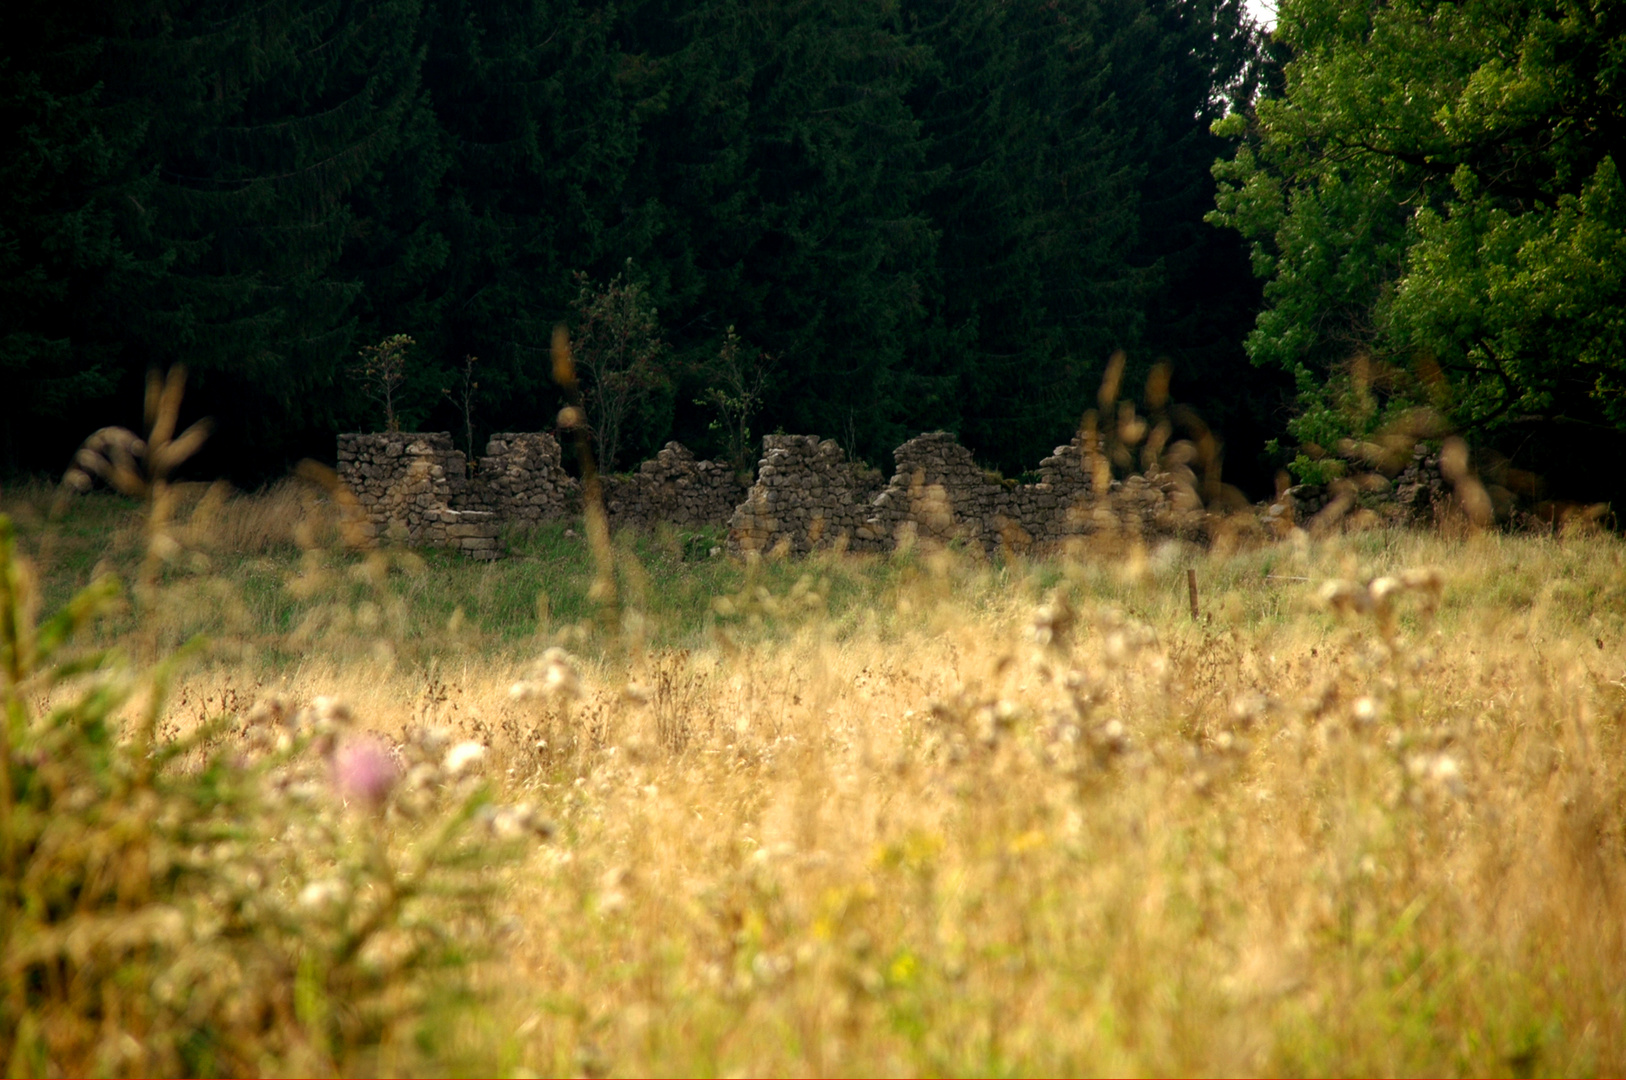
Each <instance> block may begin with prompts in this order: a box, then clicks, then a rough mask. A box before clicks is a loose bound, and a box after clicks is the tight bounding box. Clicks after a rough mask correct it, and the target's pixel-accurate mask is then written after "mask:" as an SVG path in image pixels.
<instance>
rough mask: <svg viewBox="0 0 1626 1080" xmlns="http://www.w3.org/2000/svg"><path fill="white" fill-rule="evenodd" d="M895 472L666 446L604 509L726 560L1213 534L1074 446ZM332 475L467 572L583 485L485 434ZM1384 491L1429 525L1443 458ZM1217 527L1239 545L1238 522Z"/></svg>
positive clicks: (1182, 482)
mask: <svg viewBox="0 0 1626 1080" xmlns="http://www.w3.org/2000/svg"><path fill="white" fill-rule="evenodd" d="M893 460H894V463H895V467H894V469H893V472H892V475H891V477H890V478H883V476H882V474H881V473H880V472H878V471H877V470H874V469H871V468H869V467H867V466H865V465H863V464H861V463H856V462H851V461H848V460H847V458H846V456H845V455H844V454H843V453H842V451H841V448H840V447H839V446H837V445H836V443H835V442H834V441H832V440H830V439H822V440H821V439H819V438H817V437H816V436H811V435H769V436H766V437H765V438H764V439H763V440H762V458H761V460H760V461H759V463H758V465H757V471H756V478H755V481H754V482H753V483H751V484H749V485H747V484H746V483H745V482H743V481H742V480H741V479H740V478H739V477H738V476H736V475H735V474H734V472H733V470H732V469H730V468H729V467H728V466H726V465H724V464H723V463H721V462H715V461H699V460H696V458H695V456H694V455H693V454H692V453H690V452H689V451H688V450H687V449H685V448H684V447H683V446H681V445H679V444H678V443H675V442H674V443H667V444H666V446H665V447H664V448H663V449H662V450H661V451H660V453H658V454H657V455H656V456H655V458H654V459H653V460H651V461H646V462H644V463H643V464H642V465H641V466H640V467H639V469H638V471H637V472H635V473H632V474H629V475H626V476H612V477H607V478H605V481H604V493H605V506H606V510H607V512H608V515H609V519H610V524H611V526H612V527H613V528H635V529H649V528H653V527H655V526H656V525H658V524H661V523H665V524H668V525H673V526H677V527H679V528H702V527H722V526H725V525H726V526H727V528H728V530H729V536H728V547H729V550H730V552H732V553H734V554H739V555H743V554H748V553H751V552H756V553H768V552H773V551H784V552H787V553H790V554H805V553H807V552H810V551H813V550H815V549H818V548H823V547H835V548H841V549H850V550H854V551H877V552H880V551H891V550H892V549H893V548H895V547H897V546H899V545H900V544H910V543H917V542H922V543H927V544H943V543H949V542H960V543H963V544H966V545H967V546H970V547H972V548H974V549H977V550H980V551H983V552H986V553H990V554H991V553H993V552H996V551H1012V552H1018V553H1022V552H1029V551H1035V550H1037V551H1045V550H1053V549H1055V548H1057V547H1059V546H1064V545H1066V544H1068V543H1071V542H1077V541H1090V540H1109V541H1119V542H1121V541H1134V540H1140V541H1143V542H1151V541H1154V540H1158V539H1165V538H1176V539H1185V540H1197V539H1200V538H1202V537H1203V535H1204V534H1205V531H1208V530H1210V529H1212V528H1214V527H1215V526H1216V524H1217V523H1218V522H1219V521H1220V517H1219V516H1217V515H1211V514H1209V513H1208V512H1207V511H1206V510H1205V509H1204V507H1203V505H1202V500H1201V499H1199V498H1198V496H1197V494H1196V491H1197V478H1196V477H1195V476H1194V475H1193V474H1192V473H1191V471H1190V470H1189V469H1187V468H1185V467H1184V466H1181V465H1178V464H1175V465H1172V466H1170V470H1169V471H1167V472H1148V473H1145V474H1137V475H1131V476H1128V477H1125V478H1122V479H1116V478H1114V477H1113V475H1112V471H1111V469H1109V468H1107V467H1106V463H1105V461H1104V459H1103V458H1101V457H1100V456H1099V455H1098V454H1097V453H1095V452H1093V451H1092V450H1090V449H1089V448H1088V446H1087V445H1086V444H1085V442H1084V441H1083V439H1082V438H1075V439H1073V441H1072V442H1070V443H1067V444H1066V445H1064V446H1058V447H1056V449H1055V451H1054V452H1053V453H1052V454H1051V455H1050V456H1049V457H1047V458H1045V459H1044V460H1043V461H1041V462H1040V463H1039V470H1038V474H1039V475H1038V480H1037V481H1036V482H1034V483H1027V484H1024V483H1017V482H1015V481H1010V480H1005V479H1003V478H1001V477H1000V476H998V475H997V474H994V473H989V472H986V471H984V470H983V469H981V468H979V467H978V465H977V464H976V462H975V461H974V460H973V459H972V457H971V453H970V451H968V450H967V449H966V448H965V447H963V446H961V445H959V443H957V442H956V441H955V439H954V437H953V436H952V435H950V434H948V433H947V432H942V431H934V432H928V433H927V434H924V435H920V436H918V437H916V438H914V439H910V440H909V441H908V442H906V443H904V444H903V445H902V446H900V447H898V448H897V450H895V451H894V452H893ZM339 474H340V477H341V478H342V479H343V480H344V481H345V482H346V483H347V484H348V485H349V486H350V488H351V489H352V490H353V491H354V492H355V493H356V496H357V498H358V499H359V500H360V502H361V504H362V506H363V507H364V508H365V509H366V511H367V513H368V517H369V520H370V522H371V525H372V528H373V530H374V534H375V535H378V536H383V537H387V538H390V539H393V540H395V541H397V542H402V543H406V544H410V545H413V546H449V547H454V548H457V549H459V550H461V551H463V552H464V553H465V554H468V555H470V556H472V557H475V558H496V557H498V556H499V555H500V551H499V547H498V540H497V536H498V532H499V529H500V528H501V527H502V526H505V525H509V524H520V525H532V524H536V523H538V522H541V521H547V520H551V519H556V518H559V517H563V516H566V515H571V514H575V513H578V512H579V511H580V509H581V487H580V485H579V484H578V483H577V481H576V480H575V479H574V478H573V477H571V476H570V475H569V474H567V473H566V472H565V470H564V467H563V465H562V464H561V453H560V447H559V443H558V441H557V440H556V439H555V438H554V437H553V436H552V435H550V434H546V433H514V432H505V433H500V434H497V435H494V436H492V438H491V440H490V442H489V443H488V444H487V446H486V453H485V455H484V456H483V457H481V459H480V464H479V468H478V469H477V470H476V471H475V473H474V476H473V477H470V476H468V474H467V470H466V468H465V465H464V459H463V455H462V454H461V453H460V452H459V451H457V450H456V449H454V448H453V446H452V439H451V436H450V435H449V434H448V433H446V432H422V433H415V434H401V433H386V434H377V435H341V436H339ZM1345 486H1346V487H1347V486H1348V485H1345ZM1384 486H1385V489H1386V490H1384V491H1382V492H1377V491H1364V490H1363V491H1361V492H1359V493H1358V494H1359V496H1360V503H1359V504H1360V505H1362V506H1366V505H1367V504H1369V503H1374V502H1381V503H1382V504H1383V505H1382V507H1381V509H1382V511H1383V516H1388V517H1391V518H1393V519H1396V520H1411V521H1418V520H1421V519H1423V518H1425V517H1430V516H1432V511H1433V510H1434V508H1436V507H1437V506H1439V505H1442V504H1443V502H1444V500H1445V499H1446V497H1447V485H1446V483H1445V481H1444V479H1443V478H1442V476H1441V475H1440V466H1439V455H1438V451H1435V450H1428V449H1421V448H1420V449H1419V450H1418V451H1417V453H1416V455H1415V456H1414V458H1413V460H1412V461H1411V462H1410V463H1409V464H1408V465H1407V466H1406V468H1405V469H1404V470H1402V471H1401V473H1400V474H1399V475H1398V476H1397V477H1396V478H1395V479H1394V481H1393V482H1392V485H1391V484H1390V483H1389V482H1387V481H1385V482H1384ZM1356 495H1357V493H1356V492H1355V491H1354V489H1353V488H1351V489H1350V490H1349V491H1348V492H1345V491H1343V489H1341V488H1340V489H1338V490H1334V489H1332V488H1312V487H1309V486H1300V487H1297V488H1292V489H1289V490H1288V491H1287V492H1286V493H1285V494H1284V495H1283V496H1282V497H1281V498H1280V499H1278V500H1277V501H1276V502H1275V503H1274V504H1272V505H1271V506H1269V507H1268V508H1261V509H1258V510H1256V511H1254V514H1257V515H1259V516H1258V517H1254V516H1251V515H1248V514H1243V515H1240V517H1247V518H1248V519H1249V521H1251V522H1252V526H1251V528H1252V529H1254V530H1255V531H1257V532H1259V533H1260V535H1268V534H1281V533H1283V532H1284V531H1287V530H1290V529H1291V528H1292V527H1293V525H1294V524H1295V523H1298V524H1302V523H1304V522H1307V521H1309V520H1311V519H1312V518H1314V517H1315V516H1316V515H1317V514H1320V513H1322V512H1323V511H1325V512H1326V513H1329V514H1331V513H1334V512H1337V513H1342V512H1343V511H1344V510H1345V509H1347V508H1348V507H1354V506H1355V505H1356ZM1334 503H1338V504H1339V505H1338V506H1337V507H1334V508H1333V509H1329V507H1332V506H1333V504H1334ZM1345 503H1347V504H1348V507H1345V506H1344V504H1345ZM1368 508H1370V507H1368ZM1227 520H1228V521H1229V524H1228V525H1226V528H1230V529H1233V531H1234V529H1235V527H1236V522H1237V520H1239V517H1238V516H1237V515H1232V517H1231V518H1229V519H1227ZM1261 526H1262V528H1261Z"/></svg>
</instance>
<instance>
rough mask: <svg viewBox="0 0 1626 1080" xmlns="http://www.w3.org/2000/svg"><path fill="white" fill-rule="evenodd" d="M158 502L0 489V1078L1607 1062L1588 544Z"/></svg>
mask: <svg viewBox="0 0 1626 1080" xmlns="http://www.w3.org/2000/svg"><path fill="white" fill-rule="evenodd" d="M160 494H161V499H159V498H158V497H157V496H155V495H154V494H153V493H149V498H148V499H147V500H145V501H143V500H142V499H131V498H124V497H120V496H116V495H111V494H107V493H92V494H88V495H74V496H72V497H71V498H67V499H64V498H63V497H62V496H61V495H60V493H59V492H58V491H57V490H56V489H54V488H47V487H43V486H36V487H22V488H11V489H7V490H5V491H4V492H0V513H4V514H5V515H6V516H7V517H8V518H9V519H10V521H11V523H12V529H13V531H14V540H13V541H11V542H12V543H14V545H15V554H14V555H8V557H7V576H6V582H7V584H6V594H5V597H4V598H3V599H4V600H5V608H4V610H5V614H6V624H5V627H3V628H0V629H4V632H5V635H6V641H7V643H8V645H7V650H6V651H5V654H4V657H3V658H4V659H5V661H6V665H5V666H6V670H7V683H6V704H7V709H8V724H9V728H8V739H9V740H10V746H11V747H12V749H11V751H10V760H11V761H12V765H11V771H10V773H8V779H7V785H8V788H7V791H6V792H4V793H0V794H3V795H4V806H5V807H6V809H7V813H8V817H7V818H6V819H4V820H0V831H5V833H6V835H5V841H6V843H5V848H4V850H3V851H0V855H3V856H4V858H5V860H6V864H7V866H6V869H7V874H8V877H9V880H8V882H7V888H6V892H5V894H4V896H0V901H3V903H0V916H3V917H4V919H5V922H4V923H0V946H3V948H4V951H5V955H4V967H3V970H0V975H3V976H4V979H5V987H4V991H5V994H4V998H3V1005H0V1019H4V1020H5V1023H4V1024H0V1029H3V1028H6V1027H9V1028H10V1029H11V1033H10V1034H9V1035H5V1036H0V1037H3V1038H4V1039H5V1042H4V1045H3V1046H0V1051H3V1052H4V1056H5V1058H6V1061H7V1064H8V1074H10V1075H20V1074H24V1073H61V1072H106V1073H152V1072H195V1073H202V1072H223V1073H224V1072H246V1071H257V1072H265V1073H285V1072H323V1073H351V1072H390V1073H434V1074H460V1073H501V1074H506V1075H532V1074H578V1075H590V1076H598V1075H621V1074H724V1075H734V1074H753V1075H754V1074H764V1073H767V1074H786V1075H811V1074H859V1073H863V1074H882V1073H884V1074H963V1073H976V1074H1026V1073H1058V1072H1060V1073H1114V1074H1122V1073H1137V1074H1140V1073H1156V1074H1173V1073H1181V1074H1184V1073H1374V1074H1400V1073H1425V1072H1427V1073H1453V1074H1456V1073H1476V1074H1478V1073H1495V1074H1508V1073H1515V1074H1519V1075H1537V1074H1549V1073H1562V1074H1582V1073H1619V1072H1620V1071H1622V1070H1623V1069H1626V925H1623V923H1622V919H1621V914H1620V913H1621V912H1622V911H1623V910H1626V895H1623V892H1622V890H1623V889H1626V740H1623V732H1622V721H1623V718H1626V625H1623V624H1626V564H1623V555H1626V547H1623V545H1622V543H1621V541H1620V540H1619V538H1617V537H1615V536H1613V535H1610V534H1607V533H1591V534H1576V535H1568V536H1532V535H1523V536H1515V535H1508V534H1503V533H1498V532H1491V531H1478V532H1476V531H1471V530H1468V529H1462V530H1458V531H1457V532H1456V534H1455V535H1450V536H1446V535H1441V534H1436V533H1424V532H1409V531H1399V530H1384V529H1373V530H1368V531H1360V532H1353V533H1342V532H1336V531H1333V532H1329V533H1328V534H1327V535H1321V536H1314V537H1312V536H1310V535H1307V534H1304V533H1297V534H1295V535H1293V536H1291V537H1289V538H1288V539H1286V540H1284V541H1282V542H1280V543H1277V544H1273V545H1270V546H1265V547H1259V548H1256V549H1253V550H1248V551H1243V552H1238V553H1232V554H1229V555H1227V556H1225V557H1223V558H1221V557H1218V556H1215V555H1211V554H1209V553H1207V552H1205V551H1203V550H1201V549H1199V548H1196V547H1192V546H1180V545H1165V546H1161V547H1154V548H1151V549H1145V548H1132V549H1117V550H1079V551H1076V552H1073V553H1071V554H1069V555H1057V556H1055V557H1053V558H1046V559H1039V560H1033V561H1027V560H1021V559H1014V558H1013V559H1007V560H1001V559H993V560H987V559H982V558H978V557H974V556H973V555H971V554H969V553H967V552H963V551H957V550H954V549H952V548H949V549H941V550H925V549H920V548H917V549H914V550H909V551H904V552H900V553H898V554H895V555H892V556H886V557H880V556H864V557H859V556H850V555H838V554H824V555H815V556H813V557H811V558H808V559H806V560H789V559H781V560H775V559H765V560H760V561H754V562H752V563H749V564H745V563H740V562H737V561H731V560H729V559H727V558H724V557H721V556H719V555H714V554H712V549H713V548H715V547H717V546H719V543H720V537H717V536H715V535H711V534H705V533H698V534H683V533H677V532H668V533H664V534H660V535H655V536H645V537H630V536H626V537H618V538H616V539H615V541H614V543H613V549H612V550H611V551H609V552H608V553H602V552H601V553H600V556H601V557H607V562H608V565H609V567H610V568H611V569H613V574H614V583H615V584H614V587H613V589H611V588H609V587H608V586H607V584H606V583H605V582H604V581H603V580H602V577H603V572H604V568H605V565H606V564H605V563H603V562H595V553H594V551H593V549H592V548H591V546H590V545H589V544H588V543H587V541H586V540H585V539H584V534H586V532H587V530H586V529H585V528H584V527H583V526H582V524H581V523H580V522H559V523H556V524H553V525H550V526H546V527H543V528H541V529H538V530H535V531H533V532H529V533H516V534H514V535H511V536H509V537H507V538H506V540H507V544H508V548H509V551H510V555H509V557H508V558H507V559H505V560H502V561H499V562H495V563H488V564H476V563H471V562H465V561H461V560H459V559H457V558H455V557H453V556H450V555H445V554H442V553H437V552H400V551H388V550H358V549H353V548H351V547H347V546H346V545H345V543H344V542H343V539H344V537H343V533H342V529H341V528H340V527H339V526H338V525H336V524H335V522H336V518H335V513H334V508H333V506H332V505H331V502H330V500H329V499H328V497H327V496H325V495H324V494H323V493H322V492H321V490H320V489H319V488H317V487H314V486H312V485H309V484H304V483H301V482H299V481H294V480H290V481H288V482H286V483H284V484H282V485H279V486H278V487H275V488H273V489H271V490H269V491H266V492H261V493H258V494H253V495H244V494H237V493H232V492H229V491H227V490H225V489H223V488H204V487H178V488H166V489H164V490H163V491H162V492H161V493H160ZM158 502H161V503H162V505H161V506H156V505H155V504H156V503H158ZM1192 569H1194V570H1195V571H1196V574H1197V580H1198V583H1199V589H1200V605H1201V612H1200V615H1199V617H1197V618H1195V619H1194V618H1193V616H1192V613H1191V611H1190V608H1189V600H1188V595H1187V571H1188V570H1192ZM110 575H116V576H117V577H118V578H120V579H121V580H122V581H124V582H125V583H126V585H125V587H124V588H123V590H122V591H121V592H119V593H118V594H117V595H114V594H113V592H112V591H111V590H110V589H105V590H104V592H102V593H96V592H95V590H96V589H97V588H98V586H96V585H95V584H94V583H95V582H98V581H105V580H107V579H108V577H109V576H110ZM87 588H88V589H90V590H91V592H92V593H95V596H94V597H93V598H92V599H94V600H95V602H94V603H92V601H91V600H87V599H85V598H84V597H85V596H86V593H85V592H84V591H83V590H86V589H87ZM75 597H78V598H79V599H75ZM65 605H66V610H68V611H69V612H70V616H69V617H65V618H64V619H58V620H55V621H52V620H50V619H48V618H46V614H47V613H50V612H54V611H57V610H59V609H63V608H64V606H65ZM31 628H33V629H31ZM70 632H71V636H72V641H73V642H77V643H78V644H77V645H74V644H70V643H69V637H70ZM189 643H190V644H189ZM52 665H56V666H55V667H53V666H52ZM64 732H66V734H64ZM53 740H54V741H53ZM31 755H32V756H31ZM71 762H78V763H79V764H77V765H74V766H73V768H76V769H79V770H80V772H78V773H72V772H71V770H70V769H69V767H68V765H67V764H64V763H71ZM302 763H303V764H302ZM53 769H55V770H56V771H55V772H53V771H52V770H53ZM59 773H60V774H61V776H58V774H59ZM75 776H77V777H79V779H78V780H75V779H73V777H75ZM52 777H57V778H56V779H52ZM64 777H65V778H64ZM75 785H78V786H75ZM30 792H33V793H34V794H32V795H31V794H30ZM85 792H95V793H96V794H94V795H89V794H85ZM76 793H77V794H76ZM30 799H34V800H35V801H34V802H30V801H29V800H30ZM31 806H32V807H34V816H33V817H29V816H28V815H29V811H28V808H29V807H31ZM120 807H124V808H127V812H126V810H123V809H118V808H120ZM47 811H48V812H47ZM30 822H33V824H29V823H30ZM65 823H66V824H65ZM70 826H71V827H70ZM31 830H32V831H31ZM53 830H56V831H55V832H53ZM53 838H55V839H53ZM130 851H139V852H140V858H139V859H136V858H134V857H130V856H129V855H128V853H129V852H130ZM166 852H167V853H169V854H164V853H166ZM52 882H57V883H58V884H56V885H53V884H52ZM62 882H68V883H69V884H66V885H64V884H61V883H62ZM97 919H100V920H101V921H96V920H97ZM144 920H145V921H144ZM149 923H150V925H151V926H152V927H154V928H156V929H152V930H151V931H150V932H149V931H146V930H142V931H140V932H137V931H136V930H131V929H129V928H130V927H136V926H141V927H145V926H148V925H149ZM119 927H124V928H125V929H123V930H119V929H118V928H119ZM52 935H56V936H52ZM121 935H122V936H121ZM42 942H49V943H50V944H49V947H47V946H46V945H45V944H42ZM178 973H179V974H178ZM177 987H178V989H177ZM166 995H168V996H166Z"/></svg>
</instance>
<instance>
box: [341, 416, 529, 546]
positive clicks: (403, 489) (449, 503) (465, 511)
mask: <svg viewBox="0 0 1626 1080" xmlns="http://www.w3.org/2000/svg"><path fill="white" fill-rule="evenodd" d="M338 466H339V468H338V472H339V479H340V480H342V481H344V483H345V485H346V486H348V487H349V488H350V490H351V491H352V492H353V493H354V494H355V496H356V499H357V501H358V502H360V503H361V505H362V508H363V509H364V510H365V511H366V512H367V519H368V526H369V528H370V529H371V531H372V534H373V535H374V536H375V537H382V538H384V539H387V540H391V541H394V542H397V543H403V544H407V545H409V546H412V547H453V548H457V549H458V550H460V551H462V552H463V553H464V554H465V555H468V556H470V557H471V558H477V559H494V558H497V557H498V556H499V555H500V551H499V549H498V545H497V532H498V529H499V528H500V524H501V523H500V522H499V521H498V519H497V515H496V514H494V513H492V512H491V510H490V508H489V507H487V506H485V505H483V504H482V502H481V501H480V498H479V493H478V492H477V491H475V490H474V487H473V485H471V484H470V482H469V480H468V476H467V469H466V468H465V466H464V460H463V454H462V452H461V451H459V450H456V449H454V448H453V447H452V436H451V434H450V433H449V432H444V431H438V432H411V433H407V432H382V433H378V434H345V435H340V436H339V447H338Z"/></svg>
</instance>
